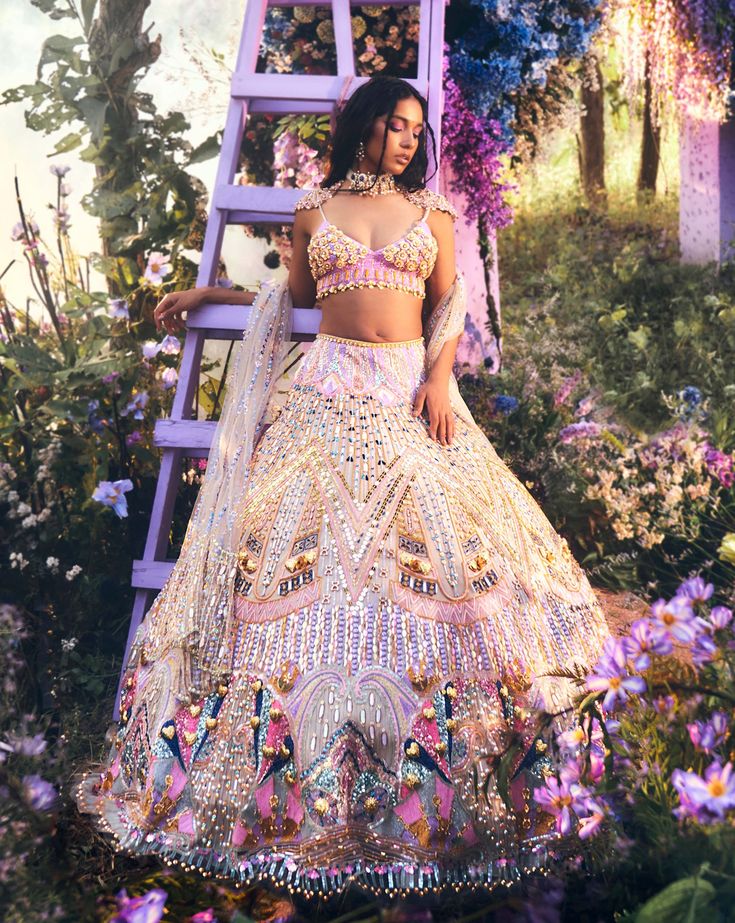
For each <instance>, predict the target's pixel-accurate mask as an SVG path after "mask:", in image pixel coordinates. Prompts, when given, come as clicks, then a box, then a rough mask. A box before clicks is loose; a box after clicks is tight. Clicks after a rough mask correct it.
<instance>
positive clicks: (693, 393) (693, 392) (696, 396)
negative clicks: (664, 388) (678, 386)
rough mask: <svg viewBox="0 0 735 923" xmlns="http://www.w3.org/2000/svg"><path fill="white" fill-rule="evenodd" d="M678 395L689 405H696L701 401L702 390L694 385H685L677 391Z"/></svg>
mask: <svg viewBox="0 0 735 923" xmlns="http://www.w3.org/2000/svg"><path fill="white" fill-rule="evenodd" d="M679 397H680V398H681V399H682V400H683V401H686V403H687V404H689V405H690V406H691V407H697V406H699V404H701V403H702V392H701V391H700V390H699V388H695V387H694V385H687V386H686V388H684V389H683V390H682V391H680V392H679Z"/></svg>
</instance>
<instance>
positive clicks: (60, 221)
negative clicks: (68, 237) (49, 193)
mask: <svg viewBox="0 0 735 923" xmlns="http://www.w3.org/2000/svg"><path fill="white" fill-rule="evenodd" d="M51 211H52V212H53V213H54V224H55V225H56V227H57V229H58V230H59V232H60V233H61V234H66V232H67V231H68V230H69V228H70V227H71V215H70V214H69V212H68V211H67V209H65V208H52V209H51Z"/></svg>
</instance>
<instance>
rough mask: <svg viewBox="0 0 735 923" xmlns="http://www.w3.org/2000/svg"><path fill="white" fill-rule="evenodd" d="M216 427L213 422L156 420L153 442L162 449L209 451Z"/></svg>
mask: <svg viewBox="0 0 735 923" xmlns="http://www.w3.org/2000/svg"><path fill="white" fill-rule="evenodd" d="M216 427H217V423H216V422H215V421H213V420H171V419H168V418H167V419H165V420H156V426H155V429H154V431H153V442H154V444H155V445H157V446H160V447H161V448H164V449H187V450H188V449H209V447H210V446H211V444H212V436H213V435H214V431H215V429H216Z"/></svg>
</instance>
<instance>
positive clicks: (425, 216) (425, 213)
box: [421, 205, 431, 221]
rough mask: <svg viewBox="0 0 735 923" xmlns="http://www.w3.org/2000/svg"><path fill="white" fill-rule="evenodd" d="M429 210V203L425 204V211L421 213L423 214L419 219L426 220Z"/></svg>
mask: <svg viewBox="0 0 735 923" xmlns="http://www.w3.org/2000/svg"><path fill="white" fill-rule="evenodd" d="M430 211H431V206H430V205H427V206H426V211H425V212H424V213H423V215H422V216H421V220H422V221H426V219H427V218H428V217H429V212H430Z"/></svg>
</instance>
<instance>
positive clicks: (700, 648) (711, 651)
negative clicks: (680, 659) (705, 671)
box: [691, 632, 718, 667]
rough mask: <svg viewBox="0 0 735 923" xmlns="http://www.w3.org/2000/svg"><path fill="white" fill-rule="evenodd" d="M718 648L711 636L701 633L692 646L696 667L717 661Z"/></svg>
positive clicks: (693, 660)
mask: <svg viewBox="0 0 735 923" xmlns="http://www.w3.org/2000/svg"><path fill="white" fill-rule="evenodd" d="M717 653H718V647H717V645H716V644H715V642H714V641H713V639H712V637H711V635H709V634H707V633H706V632H701V633H700V634H698V635H697V636H696V638H695V639H694V641H693V642H692V646H691V654H692V662H693V663H694V665H695V666H698V667H702V666H704V665H705V664H706V663H710V662H711V661H712V660H714V659H715V657H716V656H717Z"/></svg>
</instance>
